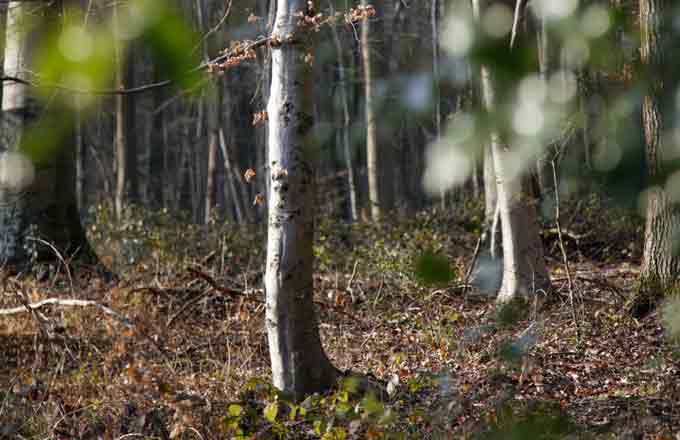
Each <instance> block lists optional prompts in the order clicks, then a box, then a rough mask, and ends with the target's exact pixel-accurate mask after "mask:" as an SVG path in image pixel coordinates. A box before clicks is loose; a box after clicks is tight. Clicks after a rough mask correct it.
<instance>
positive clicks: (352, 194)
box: [328, 0, 359, 222]
mask: <svg viewBox="0 0 680 440" xmlns="http://www.w3.org/2000/svg"><path fill="white" fill-rule="evenodd" d="M328 5H329V7H330V12H331V15H335V7H334V5H333V0H329V1H328ZM332 31H333V42H334V43H335V51H336V52H337V56H338V82H339V83H340V84H339V85H338V91H339V93H340V104H341V105H342V133H341V137H342V152H343V154H344V156H345V166H346V167H347V187H348V190H349V211H350V216H351V218H352V221H354V222H355V221H357V220H358V219H359V211H358V207H357V190H356V184H355V183H354V182H355V177H354V166H353V164H352V149H351V147H350V136H351V133H350V127H351V124H352V118H351V116H350V114H349V98H348V97H347V87H348V84H347V74H346V73H345V56H344V52H343V47H342V43H341V42H340V36H339V35H338V30H337V28H336V27H335V26H333V28H332Z"/></svg>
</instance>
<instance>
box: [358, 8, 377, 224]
mask: <svg viewBox="0 0 680 440" xmlns="http://www.w3.org/2000/svg"><path fill="white" fill-rule="evenodd" d="M361 4H362V5H363V6H368V5H369V4H370V3H369V2H368V0H362V1H361ZM370 38H371V23H370V20H366V21H364V22H363V23H362V25H361V60H362V63H363V67H364V106H365V116H366V169H367V173H368V203H369V207H370V211H369V212H370V213H371V218H372V219H373V220H380V217H381V216H382V198H381V194H380V190H381V188H380V168H379V167H380V164H379V162H378V160H379V159H378V127H377V125H376V124H377V120H376V115H375V97H374V90H373V86H374V84H373V66H372V58H373V57H372V56H371V44H370Z"/></svg>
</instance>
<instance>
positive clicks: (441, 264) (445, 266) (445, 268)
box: [415, 251, 456, 285]
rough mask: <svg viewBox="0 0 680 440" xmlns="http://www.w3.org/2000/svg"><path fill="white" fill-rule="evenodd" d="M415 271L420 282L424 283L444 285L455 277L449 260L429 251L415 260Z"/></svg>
mask: <svg viewBox="0 0 680 440" xmlns="http://www.w3.org/2000/svg"><path fill="white" fill-rule="evenodd" d="M415 273H416V277H417V278H418V279H419V280H420V282H422V283H423V284H426V285H445V284H447V283H450V282H451V281H453V280H454V279H455V278H456V273H455V272H454V271H453V269H451V265H450V264H449V260H448V259H447V258H446V257H444V256H442V255H437V254H434V253H432V252H429V251H428V252H425V253H423V254H422V255H421V256H420V257H418V259H417V260H416V265H415Z"/></svg>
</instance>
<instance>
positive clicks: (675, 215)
mask: <svg viewBox="0 0 680 440" xmlns="http://www.w3.org/2000/svg"><path fill="white" fill-rule="evenodd" d="M667 5H668V2H667V1H665V0H642V1H640V35H641V55H642V62H643V64H644V65H645V67H646V68H647V73H648V78H649V81H650V84H649V90H648V93H647V95H646V96H645V98H644V101H643V105H642V122H643V126H644V134H645V144H646V151H647V168H648V172H649V175H650V177H651V178H659V177H662V176H663V174H664V172H665V171H666V170H664V156H668V155H669V154H670V153H669V152H667V150H669V149H671V148H674V147H673V146H672V145H668V146H667V145H666V143H665V140H664V137H663V134H664V127H665V123H664V117H663V107H664V106H663V99H664V93H669V92H670V91H672V90H674V88H673V86H672V84H675V83H676V80H675V79H674V78H669V75H666V74H665V72H664V70H663V69H664V67H666V68H668V67H667V66H664V62H668V60H666V59H665V53H664V52H665V45H666V44H668V39H669V36H668V35H669V34H670V32H671V30H670V29H666V23H668V20H669V18H667V17H666V15H665V14H667V13H668V12H670V11H669V10H668V8H667ZM667 81H671V84H668V83H667ZM669 86H670V87H669ZM678 240H680V208H679V207H678V204H677V202H672V201H671V200H670V198H669V196H668V194H667V192H666V190H665V189H664V188H663V186H657V187H655V189H653V190H651V191H649V195H648V198H647V220H646V224H645V242H644V251H643V256H642V266H641V268H640V281H641V284H640V286H641V292H639V293H640V294H639V295H638V298H635V299H634V310H633V312H634V313H636V314H642V313H644V312H645V311H646V310H644V308H648V307H647V306H648V305H650V303H653V302H655V301H656V300H658V299H659V298H660V297H663V296H665V295H666V294H668V293H670V292H671V291H673V290H674V289H675V288H676V287H677V285H678V277H679V276H680V255H678V251H677V249H678Z"/></svg>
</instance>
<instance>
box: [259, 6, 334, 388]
mask: <svg viewBox="0 0 680 440" xmlns="http://www.w3.org/2000/svg"><path fill="white" fill-rule="evenodd" d="M277 4H278V8H277V13H276V21H275V24H274V29H273V31H272V37H273V38H274V39H276V38H280V39H282V40H286V39H287V38H290V37H291V36H293V37H294V38H295V42H284V43H283V44H281V45H274V46H272V48H271V60H272V76H271V88H270V94H269V103H268V105H267V112H268V114H269V138H268V160H269V169H270V173H269V180H270V198H269V227H268V239H267V266H266V272H265V277H264V281H265V290H266V303H267V311H266V327H267V334H268V337H269V353H270V356H271V367H272V377H273V382H274V386H276V387H277V388H279V389H281V390H283V391H285V392H287V393H290V394H292V395H293V397H294V398H296V399H300V398H302V397H303V396H304V395H306V394H309V393H314V392H320V391H324V390H326V389H327V388H329V387H330V386H331V385H333V383H334V382H335V379H336V376H337V371H336V369H335V367H333V365H332V364H331V363H330V361H329V360H328V358H327V356H326V354H325V352H324V350H323V347H322V346H321V340H320V338H319V329H318V324H317V320H316V312H315V309H314V302H313V295H314V283H313V279H312V264H313V250H312V242H313V236H314V210H315V206H314V166H313V164H312V154H311V153H312V152H311V151H309V150H308V148H309V145H308V138H307V135H308V132H309V129H310V126H311V123H310V119H309V118H310V117H309V111H310V109H309V104H310V101H311V99H310V97H308V96H305V95H306V94H307V93H309V90H305V87H311V83H310V82H309V80H310V78H309V77H308V73H309V69H310V68H309V66H308V65H307V64H306V63H305V62H304V54H305V48H304V46H303V44H302V41H303V39H304V35H301V34H300V31H299V30H298V22H299V17H298V15H299V14H300V13H305V12H306V4H307V2H306V1H305V0H278V2H277Z"/></svg>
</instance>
